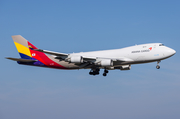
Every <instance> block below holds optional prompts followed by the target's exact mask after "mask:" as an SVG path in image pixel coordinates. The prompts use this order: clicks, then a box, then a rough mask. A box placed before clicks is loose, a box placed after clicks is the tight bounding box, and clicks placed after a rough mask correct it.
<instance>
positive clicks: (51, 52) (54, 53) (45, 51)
mask: <svg viewBox="0 0 180 119" xmlns="http://www.w3.org/2000/svg"><path fill="white" fill-rule="evenodd" d="M34 50H36V51H39V52H44V53H47V54H50V55H56V56H68V54H65V53H59V52H53V51H48V50H42V49H34Z"/></svg>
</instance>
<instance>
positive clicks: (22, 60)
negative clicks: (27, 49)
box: [6, 57, 38, 62]
mask: <svg viewBox="0 0 180 119" xmlns="http://www.w3.org/2000/svg"><path fill="white" fill-rule="evenodd" d="M6 59H10V60H13V61H20V62H36V61H38V60H31V59H21V58H11V57H6Z"/></svg>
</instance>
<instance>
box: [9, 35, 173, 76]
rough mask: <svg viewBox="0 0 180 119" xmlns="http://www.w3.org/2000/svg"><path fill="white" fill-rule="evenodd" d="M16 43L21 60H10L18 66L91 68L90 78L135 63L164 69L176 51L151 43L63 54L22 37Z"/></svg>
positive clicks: (19, 36)
mask: <svg viewBox="0 0 180 119" xmlns="http://www.w3.org/2000/svg"><path fill="white" fill-rule="evenodd" d="M12 39H13V41H14V44H15V46H16V48H17V51H18V52H19V54H20V57H21V58H11V57H6V58H7V59H10V60H14V61H17V63H18V64H23V65H31V66H39V67H47V68H55V69H66V70H67V69H90V72H89V74H90V75H94V76H95V75H99V71H100V69H104V73H103V76H106V75H107V73H108V72H109V70H115V69H119V70H130V69H131V65H133V64H142V63H150V62H157V66H156V68H157V69H160V65H159V63H160V62H161V60H164V59H167V58H169V57H171V56H173V55H174V54H175V53H176V51H175V50H173V49H171V48H169V47H166V46H165V45H164V44H162V43H150V44H142V45H135V46H131V47H125V48H121V49H113V50H102V51H91V52H80V53H69V54H66V53H59V52H53V51H48V50H42V49H38V48H37V47H35V46H34V45H33V44H31V43H30V42H29V41H28V40H26V39H25V38H23V37H22V36H21V35H14V36H12Z"/></svg>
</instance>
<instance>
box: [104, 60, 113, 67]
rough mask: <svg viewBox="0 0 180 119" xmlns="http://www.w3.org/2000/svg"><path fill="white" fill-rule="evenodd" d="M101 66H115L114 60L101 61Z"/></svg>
mask: <svg viewBox="0 0 180 119" xmlns="http://www.w3.org/2000/svg"><path fill="white" fill-rule="evenodd" d="M101 66H103V67H106V66H113V61H112V60H102V61H101Z"/></svg>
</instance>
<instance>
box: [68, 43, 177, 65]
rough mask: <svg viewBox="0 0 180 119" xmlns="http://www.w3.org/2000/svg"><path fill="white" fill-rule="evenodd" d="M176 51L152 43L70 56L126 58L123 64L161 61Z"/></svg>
mask: <svg viewBox="0 0 180 119" xmlns="http://www.w3.org/2000/svg"><path fill="white" fill-rule="evenodd" d="M175 53H176V51H175V50H173V49H171V48H169V47H166V46H164V45H163V44H161V43H152V44H142V45H135V46H131V47H126V48H122V49H114V50H103V51H92V52H81V53H73V54H70V56H83V57H92V58H96V59H106V58H110V59H124V60H125V62H124V63H122V64H136V63H146V62H153V61H160V60H163V59H166V58H168V57H171V56H172V55H174V54H175ZM115 65H120V64H115Z"/></svg>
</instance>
